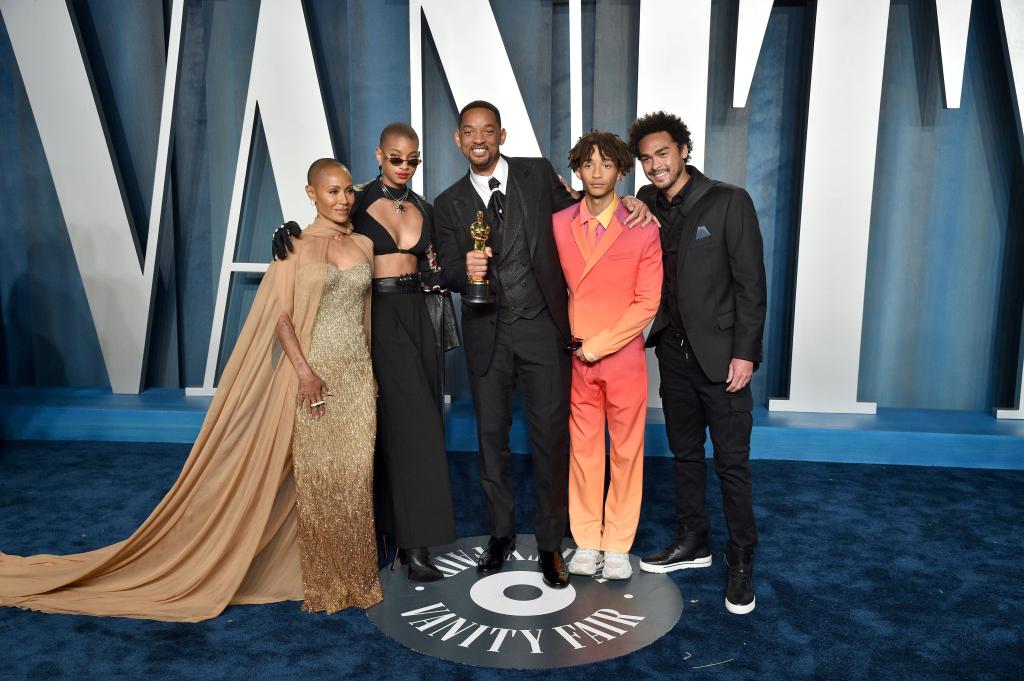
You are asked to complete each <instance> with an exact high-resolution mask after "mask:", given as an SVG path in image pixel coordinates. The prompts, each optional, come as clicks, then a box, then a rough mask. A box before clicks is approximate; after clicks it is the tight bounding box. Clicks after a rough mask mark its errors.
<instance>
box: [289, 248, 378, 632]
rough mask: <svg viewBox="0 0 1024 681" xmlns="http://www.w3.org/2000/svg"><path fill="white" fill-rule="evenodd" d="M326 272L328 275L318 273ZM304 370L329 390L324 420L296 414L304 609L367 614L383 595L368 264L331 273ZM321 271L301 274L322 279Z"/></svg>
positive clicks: (299, 282)
mask: <svg viewBox="0 0 1024 681" xmlns="http://www.w3.org/2000/svg"><path fill="white" fill-rule="evenodd" d="M320 267H322V266H320ZM326 267H327V272H326V277H325V279H324V289H323V295H322V297H321V298H320V306H319V308H318V310H317V314H316V320H315V322H314V326H313V335H312V340H311V343H310V349H309V353H308V355H307V357H306V361H307V362H308V363H309V365H310V367H311V368H312V369H313V371H314V372H316V374H317V376H319V377H320V378H321V379H322V380H323V381H324V383H326V384H327V387H328V389H329V390H330V391H331V392H332V393H334V395H333V396H332V397H328V398H327V405H326V408H325V410H324V414H323V416H321V417H320V419H319V420H313V419H312V418H310V416H309V415H308V414H307V413H306V412H305V410H304V409H303V408H302V407H298V408H297V410H296V414H295V429H294V432H293V434H292V459H293V463H292V465H293V467H294V473H295V488H296V495H297V506H298V511H299V548H300V553H301V559H302V582H303V591H304V603H303V605H302V608H303V610H306V611H310V612H316V611H326V612H328V613H333V612H336V611H338V610H342V609H344V608H349V607H358V608H368V607H370V606H371V605H373V604H375V603H377V602H379V601H380V600H381V599H382V598H383V595H382V593H381V588H380V579H379V576H378V573H377V545H376V539H375V536H374V518H373V451H374V436H375V433H376V384H375V382H374V378H373V369H372V367H371V363H370V355H369V351H368V346H367V338H366V333H365V331H364V327H363V305H364V297H365V294H366V290H367V287H369V285H370V265H369V264H368V263H362V264H359V265H354V266H352V267H349V268H347V269H343V270H341V269H338V268H336V267H334V266H333V265H327V266H326ZM317 269H318V266H311V267H308V268H300V269H299V271H298V273H297V281H296V286H297V287H301V286H302V285H303V281H302V280H303V278H304V277H319V276H322V270H320V271H317Z"/></svg>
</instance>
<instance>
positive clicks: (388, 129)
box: [379, 123, 420, 149]
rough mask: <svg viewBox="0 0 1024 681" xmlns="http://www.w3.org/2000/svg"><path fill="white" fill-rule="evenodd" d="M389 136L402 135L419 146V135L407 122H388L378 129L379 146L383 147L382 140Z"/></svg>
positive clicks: (384, 140)
mask: <svg viewBox="0 0 1024 681" xmlns="http://www.w3.org/2000/svg"><path fill="white" fill-rule="evenodd" d="M391 137H404V138H406V139H410V140H412V141H413V142H415V143H416V145H417V146H419V143H420V136H419V135H417V134H416V131H415V130H414V129H413V127H412V126H411V125H409V124H408V123H389V124H388V125H386V126H385V127H384V129H383V130H381V131H380V142H379V144H380V148H381V149H383V148H384V142H386V141H387V140H388V139H389V138H391Z"/></svg>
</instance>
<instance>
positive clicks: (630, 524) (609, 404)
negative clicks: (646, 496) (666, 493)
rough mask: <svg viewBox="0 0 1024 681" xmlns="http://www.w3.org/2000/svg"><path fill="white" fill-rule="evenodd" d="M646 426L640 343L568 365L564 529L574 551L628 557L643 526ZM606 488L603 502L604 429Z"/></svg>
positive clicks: (639, 339) (638, 340) (643, 361)
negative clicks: (569, 394)
mask: <svg viewBox="0 0 1024 681" xmlns="http://www.w3.org/2000/svg"><path fill="white" fill-rule="evenodd" d="M646 422H647V358H646V356H645V355H644V340H643V336H637V337H636V338H634V339H633V340H632V341H630V342H629V343H627V344H626V345H625V346H624V347H623V348H622V349H621V350H619V351H618V352H616V353H614V354H611V355H608V356H607V357H605V358H603V359H600V360H598V361H597V362H594V363H587V362H583V361H581V360H579V359H577V358H575V357H574V358H573V363H572V397H571V400H570V403H569V437H570V445H569V451H570V454H569V457H570V458H569V461H570V465H569V526H570V528H571V529H572V536H573V539H574V540H575V541H576V545H577V546H578V547H580V548H585V549H597V550H599V551H614V552H616V553H628V552H629V549H630V547H631V546H632V545H633V538H634V537H635V536H636V527H637V523H638V522H639V521H640V501H641V498H642V496H643V481H644V427H645V425H646ZM606 423H607V426H608V436H609V439H610V440H611V452H610V457H609V459H610V465H611V485H610V486H609V488H608V497H607V499H605V495H604V474H605V470H604V469H605V424H606Z"/></svg>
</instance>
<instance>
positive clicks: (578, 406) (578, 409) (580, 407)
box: [552, 130, 661, 579]
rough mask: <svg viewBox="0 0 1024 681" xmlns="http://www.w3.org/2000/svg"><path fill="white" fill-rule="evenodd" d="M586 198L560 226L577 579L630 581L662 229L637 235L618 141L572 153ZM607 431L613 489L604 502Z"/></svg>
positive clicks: (560, 218) (586, 138)
mask: <svg viewBox="0 0 1024 681" xmlns="http://www.w3.org/2000/svg"><path fill="white" fill-rule="evenodd" d="M569 167H570V168H571V169H572V171H573V172H574V173H576V176H577V177H578V178H580V180H581V181H582V182H583V187H584V189H586V197H585V198H584V200H583V201H581V202H580V203H578V204H574V205H572V206H570V207H568V208H566V209H564V210H562V211H559V212H558V213H555V215H554V217H553V218H552V220H553V223H554V224H553V227H554V235H555V244H556V245H557V247H558V259H559V261H560V263H561V265H562V272H563V273H564V274H565V282H566V285H567V286H568V289H569V327H570V329H571V331H572V335H573V350H574V356H573V359H572V391H571V393H570V398H569V415H570V418H569V527H570V529H571V530H572V536H573V539H575V540H576V545H577V550H576V553H575V554H574V555H573V558H572V561H570V563H569V572H571V573H572V574H576V575H594V574H596V573H597V570H598V568H599V567H601V565H602V561H603V568H602V576H603V577H604V578H605V579H629V577H631V576H632V574H633V568H632V566H631V565H630V563H629V549H630V547H631V546H632V545H633V538H634V537H635V536H636V527H637V523H638V522H639V520H640V500H641V497H642V496H643V467H644V426H645V424H646V420H647V359H646V356H645V353H644V339H643V335H642V334H643V330H644V328H645V327H646V326H647V325H648V324H649V323H650V321H651V320H652V319H653V318H654V314H655V313H656V312H657V311H658V303H659V302H660V300H661V240H660V238H659V237H658V230H656V229H634V230H629V229H628V228H626V227H625V223H626V221H627V219H628V217H629V212H628V211H627V210H626V209H625V207H624V206H623V205H622V201H621V200H620V199H619V197H618V195H616V193H615V183H616V182H618V181H619V180H620V179H622V178H623V177H625V176H626V173H628V172H629V171H630V169H631V168H632V167H633V155H632V154H631V153H629V148H628V147H627V146H626V143H625V142H623V141H622V140H621V139H619V137H618V136H617V135H614V134H612V133H610V132H599V131H596V130H593V131H591V132H589V133H587V134H586V135H583V137H581V138H580V140H579V141H578V142H577V143H576V146H575V147H573V149H572V151H570V152H569ZM605 424H607V427H608V435H609V438H610V440H611V454H610V468H611V475H610V479H611V482H610V484H609V486H608V494H607V498H606V497H605V486H604V480H605Z"/></svg>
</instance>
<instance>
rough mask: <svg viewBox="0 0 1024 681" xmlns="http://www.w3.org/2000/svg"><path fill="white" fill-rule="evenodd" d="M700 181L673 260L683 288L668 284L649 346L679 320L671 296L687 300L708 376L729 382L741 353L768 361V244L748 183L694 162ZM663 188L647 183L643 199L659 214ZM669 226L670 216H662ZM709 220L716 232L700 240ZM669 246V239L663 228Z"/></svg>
mask: <svg viewBox="0 0 1024 681" xmlns="http://www.w3.org/2000/svg"><path fill="white" fill-rule="evenodd" d="M687 170H688V171H689V172H690V174H691V175H692V177H691V178H690V182H692V183H694V184H693V187H692V188H691V189H690V193H689V196H687V197H686V200H685V201H684V202H683V205H682V207H681V210H682V212H683V215H684V218H683V224H682V233H681V234H680V238H679V252H678V260H677V262H675V263H669V262H666V263H665V267H666V268H668V267H675V268H676V290H674V291H669V290H665V292H664V294H663V295H662V301H661V307H660V308H659V310H658V314H657V316H656V317H655V318H654V323H653V324H652V326H651V332H650V334H649V335H648V339H647V345H648V347H652V346H654V345H656V344H657V342H658V337H659V336H660V334H661V332H663V331H664V330H665V329H666V328H668V327H669V326H670V324H671V319H670V318H669V312H668V307H667V303H666V300H665V297H666V296H675V297H676V299H677V300H678V302H679V311H680V315H681V316H682V322H683V327H684V331H685V332H686V336H687V339H688V340H689V342H690V346H691V348H692V349H693V352H694V354H695V355H696V357H697V361H698V362H699V363H700V366H701V369H703V370H704V373H705V374H707V376H708V378H709V379H711V380H712V381H715V382H723V381H725V379H726V377H727V376H728V373H729V362H730V360H731V359H732V358H733V357H737V358H739V359H746V360H750V361H751V362H754V365H755V368H756V367H757V365H758V364H759V363H760V362H761V351H762V337H763V335H764V318H765V312H766V310H767V306H768V294H767V287H766V285H765V274H764V247H763V245H762V241H761V229H760V227H759V226H758V223H757V212H756V211H755V210H754V203H753V201H751V200H750V195H749V194H748V193H747V192H746V190H744V189H741V188H739V187H735V186H733V185H730V184H726V183H724V182H718V181H715V180H710V179H708V178H707V177H705V176H704V175H703V174H702V173H701V172H700V171H698V170H697V169H696V168H693V167H691V166H687ZM657 195H658V190H657V188H656V187H655V186H654V185H650V184H649V185H645V186H644V187H642V188H641V189H640V191H639V192H637V198H638V199H640V200H641V201H643V202H644V203H646V204H647V206H648V207H649V208H650V209H651V212H653V213H654V214H655V215H659V214H660V213H664V210H663V209H660V208H659V206H658V205H657ZM662 224H663V227H662V229H665V221H664V220H662ZM701 226H703V227H705V228H706V229H707V230H708V232H709V233H710V236H707V237H705V238H703V239H699V240H698V239H697V238H696V237H697V230H698V229H699V228H700V227H701ZM662 236H663V242H662V245H663V246H664V245H665V237H667V234H665V233H663V235H662Z"/></svg>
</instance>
